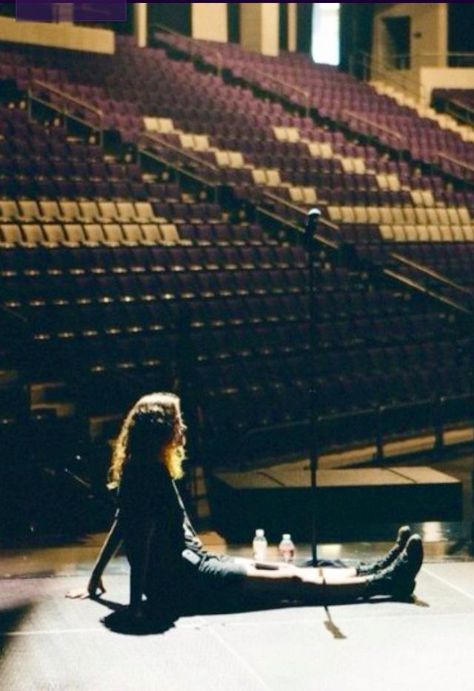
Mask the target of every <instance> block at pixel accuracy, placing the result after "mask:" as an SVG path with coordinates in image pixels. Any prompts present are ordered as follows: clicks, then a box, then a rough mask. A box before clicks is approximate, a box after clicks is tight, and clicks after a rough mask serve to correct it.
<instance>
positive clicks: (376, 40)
mask: <svg viewBox="0 0 474 691" xmlns="http://www.w3.org/2000/svg"><path fill="white" fill-rule="evenodd" d="M390 17H410V20H411V35H410V53H411V56H412V60H411V68H412V69H419V68H420V67H421V66H427V65H429V66H432V67H436V66H438V67H444V66H445V65H446V59H447V50H448V11H447V3H445V2H422V3H395V4H387V3H383V4H382V3H375V4H374V37H373V46H372V54H373V56H374V58H375V60H377V61H378V62H387V52H388V48H389V37H388V32H387V28H386V26H385V21H384V20H385V19H388V18H390ZM428 60H429V62H427V61H428Z"/></svg>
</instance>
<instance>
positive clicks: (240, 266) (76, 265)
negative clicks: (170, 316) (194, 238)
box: [0, 243, 347, 290]
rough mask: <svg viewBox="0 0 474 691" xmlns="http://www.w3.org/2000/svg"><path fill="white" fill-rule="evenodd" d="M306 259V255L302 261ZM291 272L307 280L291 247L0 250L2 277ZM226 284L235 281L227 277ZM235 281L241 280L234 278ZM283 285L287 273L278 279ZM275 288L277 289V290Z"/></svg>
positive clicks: (330, 281)
mask: <svg viewBox="0 0 474 691" xmlns="http://www.w3.org/2000/svg"><path fill="white" fill-rule="evenodd" d="M303 258H304V257H303ZM271 269H274V270H280V271H287V270H293V271H295V272H298V273H299V275H301V283H305V282H306V281H305V280H304V279H305V276H304V273H303V270H304V269H306V265H305V262H304V261H302V257H301V254H300V252H299V251H298V249H297V248H295V247H291V246H278V247H273V246H271V245H270V246H267V245H257V246H250V247H247V246H244V247H231V246H228V247H226V246H224V247H192V246H187V245H184V246H183V245H154V244H150V245H138V244H136V245H134V244H132V243H129V244H128V245H127V244H126V243H124V244H120V245H119V244H117V245H113V244H111V245H107V244H104V245H96V246H87V245H86V246H77V247H75V246H71V247H64V246H62V245H37V246H33V247H29V246H25V245H23V246H21V245H18V246H12V245H10V246H5V247H3V248H2V251H1V252H0V274H1V275H2V276H15V275H20V276H21V275H23V274H26V275H29V276H36V275H41V274H45V275H60V276H61V275H63V276H69V275H70V274H74V275H84V274H85V275H88V274H97V275H102V274H143V273H145V274H146V273H149V274H160V273H162V272H165V273H166V272H176V273H183V274H185V275H186V276H189V280H190V281H192V280H194V279H193V276H192V274H194V273H196V274H199V273H201V272H202V273H203V274H204V277H200V279H199V280H203V281H206V280H211V281H214V279H212V278H211V277H206V274H208V273H209V272H211V273H212V274H213V273H215V272H222V271H227V272H228V273H229V276H232V273H234V272H235V273H236V274H238V273H241V272H244V273H248V274H250V273H252V272H260V273H262V274H264V275H265V274H266V272H267V271H268V270H271ZM346 278H347V275H346V273H345V271H344V270H343V269H333V270H331V269H329V268H328V269H325V270H324V271H321V285H322V286H323V288H322V289H324V290H331V289H332V288H333V286H334V285H338V284H341V285H344V284H345V281H346ZM229 280H234V279H232V278H229ZM237 280H239V279H237ZM280 282H281V286H284V285H285V275H284V274H283V273H282V274H281V275H280ZM275 288H276V287H275Z"/></svg>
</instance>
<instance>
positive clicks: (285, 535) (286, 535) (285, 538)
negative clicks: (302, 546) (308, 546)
mask: <svg viewBox="0 0 474 691" xmlns="http://www.w3.org/2000/svg"><path fill="white" fill-rule="evenodd" d="M283 539H284V540H291V535H290V533H283Z"/></svg>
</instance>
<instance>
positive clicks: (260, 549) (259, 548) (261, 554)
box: [252, 528, 268, 561]
mask: <svg viewBox="0 0 474 691" xmlns="http://www.w3.org/2000/svg"><path fill="white" fill-rule="evenodd" d="M252 547H253V558H254V559H255V561H265V559H266V558H267V547H268V542H267V538H266V537H265V531H264V530H263V529H262V528H257V530H256V531H255V537H254V539H253V543H252Z"/></svg>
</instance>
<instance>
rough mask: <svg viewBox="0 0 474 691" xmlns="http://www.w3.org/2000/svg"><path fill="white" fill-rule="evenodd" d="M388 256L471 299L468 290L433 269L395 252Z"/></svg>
mask: <svg viewBox="0 0 474 691" xmlns="http://www.w3.org/2000/svg"><path fill="white" fill-rule="evenodd" d="M390 256H391V257H393V258H394V259H396V260H397V261H399V262H401V263H402V264H407V265H408V266H412V267H413V268H414V269H417V270H418V271H421V272H422V273H424V274H427V275H428V276H431V278H435V279H436V280H437V281H440V282H441V283H445V284H446V285H447V286H449V287H450V288H453V289H454V290H458V291H459V292H460V293H465V294H466V295H468V296H469V297H472V294H471V291H470V290H468V289H467V288H464V286H461V285H459V283H455V282H454V281H452V280H451V279H450V278H447V277H446V276H443V275H442V274H440V273H438V272H437V271H435V269H432V268H431V267H429V266H425V265H423V264H419V263H418V262H416V261H413V259H409V258H408V257H404V256H403V255H401V254H398V253H397V252H391V253H390Z"/></svg>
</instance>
